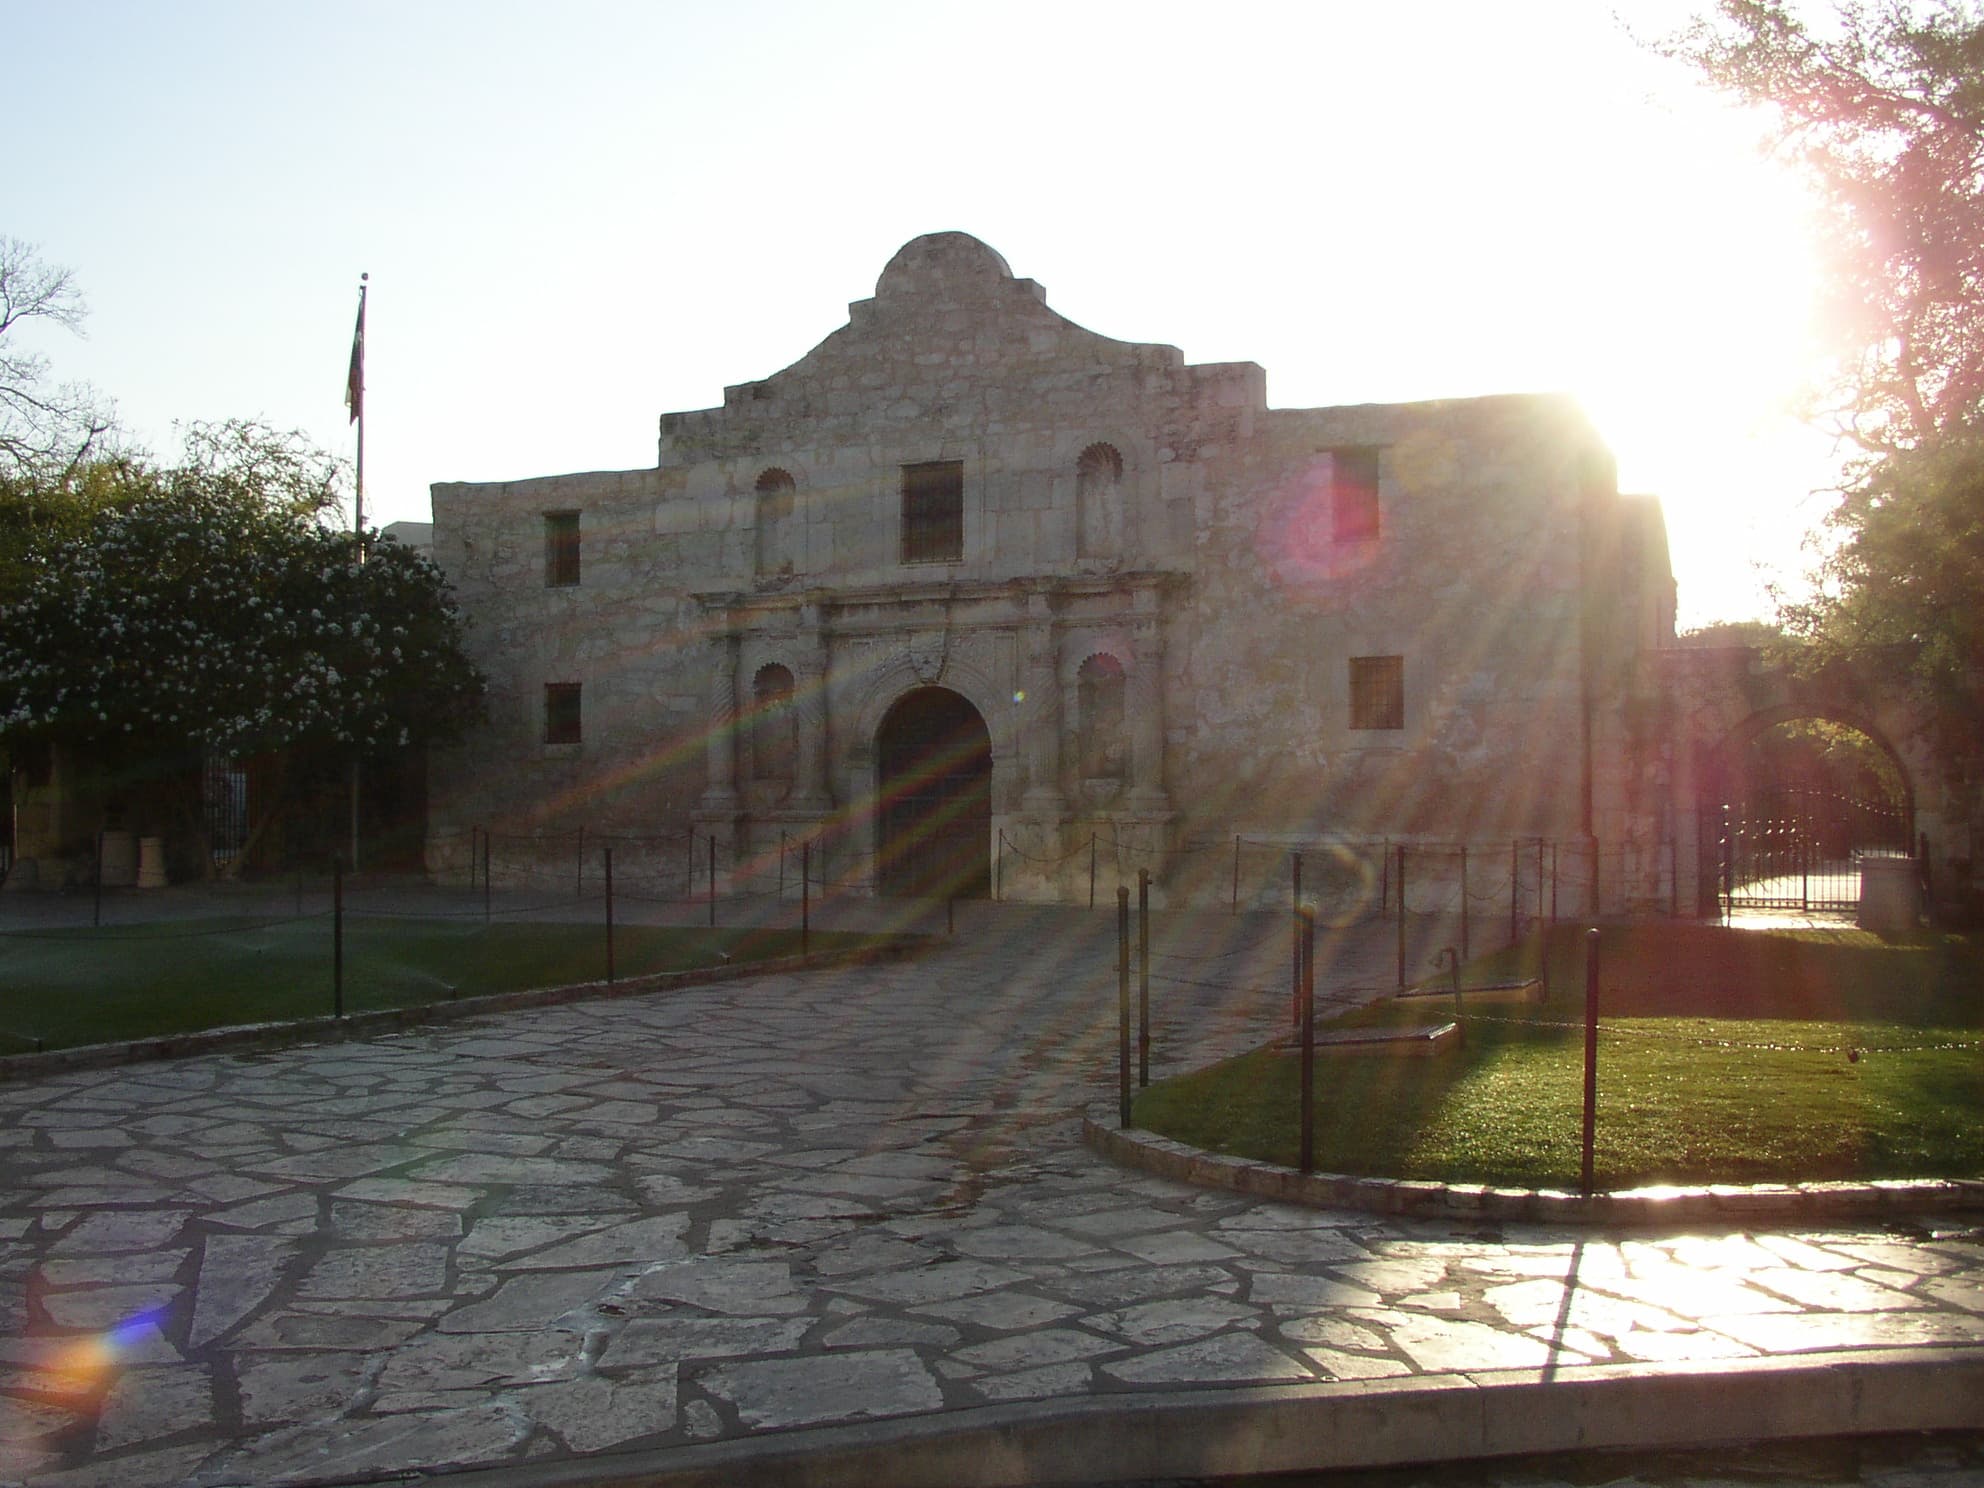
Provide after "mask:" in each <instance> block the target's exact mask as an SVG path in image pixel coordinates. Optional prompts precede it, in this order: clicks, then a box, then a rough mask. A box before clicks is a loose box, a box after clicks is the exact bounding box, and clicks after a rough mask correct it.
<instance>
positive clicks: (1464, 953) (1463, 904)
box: [1460, 842, 1468, 961]
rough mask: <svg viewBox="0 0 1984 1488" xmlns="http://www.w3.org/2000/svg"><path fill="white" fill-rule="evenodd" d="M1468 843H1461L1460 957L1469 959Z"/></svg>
mask: <svg viewBox="0 0 1984 1488" xmlns="http://www.w3.org/2000/svg"><path fill="white" fill-rule="evenodd" d="M1467 929H1468V926H1467V844H1466V843H1465V842H1463V843H1462V844H1461V845H1460V958H1461V960H1463V961H1465V960H1467V959H1468V948H1467Z"/></svg>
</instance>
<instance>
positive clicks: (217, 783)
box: [201, 755, 248, 863]
mask: <svg viewBox="0 0 1984 1488" xmlns="http://www.w3.org/2000/svg"><path fill="white" fill-rule="evenodd" d="M201 795H202V799H203V802H204V806H205V810H206V818H207V850H208V851H209V852H211V853H212V854H213V860H214V861H215V862H216V863H228V862H232V861H233V860H234V859H235V858H236V857H238V856H240V853H241V849H242V848H244V847H246V846H247V845H248V771H247V770H246V769H245V768H244V767H243V766H241V765H239V764H237V763H235V761H233V760H231V759H224V758H222V757H220V756H218V755H208V756H207V764H206V770H205V778H204V781H203V789H202V791H201Z"/></svg>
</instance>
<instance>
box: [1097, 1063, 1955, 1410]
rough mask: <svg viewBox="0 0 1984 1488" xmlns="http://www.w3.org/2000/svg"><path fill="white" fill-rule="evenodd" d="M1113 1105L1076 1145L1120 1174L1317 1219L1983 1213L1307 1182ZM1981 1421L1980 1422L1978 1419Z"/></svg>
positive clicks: (1915, 1194) (1787, 1190) (1698, 1195)
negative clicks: (1177, 1136)
mask: <svg viewBox="0 0 1984 1488" xmlns="http://www.w3.org/2000/svg"><path fill="white" fill-rule="evenodd" d="M1116 1119H1117V1109H1116V1105H1115V1103H1114V1102H1111V1103H1109V1104H1108V1105H1107V1106H1104V1105H1103V1104H1101V1103H1098V1104H1096V1105H1094V1106H1091V1107H1090V1108H1089V1109H1088V1111H1086V1112H1085V1113H1084V1114H1083V1116H1082V1141H1083V1142H1085V1143H1086V1144H1087V1145H1088V1146H1089V1147H1090V1148H1092V1149H1093V1150H1095V1151H1096V1152H1098V1153H1100V1154H1101V1155H1102V1156H1104V1157H1106V1158H1108V1159H1109V1160H1110V1161H1111V1162H1116V1163H1121V1164H1122V1165H1123V1166H1125V1167H1130V1168H1139V1169H1141V1170H1143V1171H1144V1172H1146V1173H1155V1174H1156V1175H1157V1176H1159V1177H1161V1178H1171V1179H1175V1180H1177V1181H1178V1182H1180V1183H1193V1184H1197V1185H1198V1186H1200V1187H1201V1188H1224V1189H1231V1190H1232V1191H1233V1192H1235V1193H1244V1194H1250V1195H1252V1196H1253V1197H1255V1198H1262V1199H1275V1200H1279V1201H1280V1202H1283V1203H1288V1204H1307V1205H1309V1206H1311V1207H1313V1208H1317V1209H1362V1210H1366V1211H1368V1212H1370V1213H1373V1214H1386V1215H1396V1216H1403V1217H1406V1218H1421V1219H1507V1220H1526V1221H1530V1222H1533V1223H1537V1224H1605V1225H1670V1224H1674V1223H1677V1222H1682V1221H1688V1222H1693V1221H1696V1220H1704V1219H1708V1220H1722V1221H1738V1220H1740V1221H1744V1222H1764V1223H1772V1224H1797V1223H1801V1222H1806V1221H1814V1222H1816V1221H1820V1220H1828V1221H1829V1220H1837V1219H1869V1218H1879V1217H1882V1216H1887V1215H1901V1214H1922V1213H1944V1212H1948V1211H1952V1210H1960V1209H1984V1180H1978V1179H1974V1178H1903V1179H1892V1180H1882V1181H1877V1182H1872V1183H1758V1184H1749V1185H1744V1184H1722V1183H1718V1184H1712V1185H1708V1186H1705V1187H1699V1188H1689V1187H1670V1186H1662V1187H1656V1188H1627V1189H1615V1190H1612V1191H1610V1192H1606V1193H1593V1194H1582V1193H1571V1192H1568V1191H1566V1190H1563V1189H1549V1188H1493V1187H1490V1186H1488V1185H1486V1184H1480V1183H1431V1182H1426V1181H1423V1180H1419V1179H1407V1178H1359V1177H1354V1176H1352V1175H1350V1174H1347V1173H1304V1172H1301V1171H1299V1170H1297V1169H1295V1168H1284V1167H1279V1166H1277V1165H1276V1164H1273V1163H1262V1162H1254V1161H1252V1160H1251V1159H1248V1158H1244V1157H1225V1156H1222V1155H1220V1154H1218V1153H1213V1152H1206V1151H1204V1150H1203V1149H1201V1148H1198V1147H1188V1146H1186V1145H1185V1144H1184V1143H1183V1142H1175V1141H1173V1140H1171V1138H1169V1137H1160V1136H1158V1135H1157V1134H1156V1133H1155V1132H1147V1131H1138V1130H1136V1129H1135V1128H1132V1129H1130V1130H1128V1131H1124V1130H1122V1129H1120V1128H1118V1127H1117V1126H1116V1124H1115V1123H1116ZM1980 1419H1984V1413H1980Z"/></svg>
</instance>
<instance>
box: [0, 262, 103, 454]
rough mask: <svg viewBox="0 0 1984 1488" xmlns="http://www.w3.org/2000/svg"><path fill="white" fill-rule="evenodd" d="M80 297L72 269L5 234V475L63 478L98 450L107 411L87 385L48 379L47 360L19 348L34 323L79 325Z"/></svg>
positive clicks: (0, 409) (0, 446)
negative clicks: (45, 260) (48, 260)
mask: <svg viewBox="0 0 1984 1488" xmlns="http://www.w3.org/2000/svg"><path fill="white" fill-rule="evenodd" d="M85 313H86V312H85V309H84V306H83V299H82V295H81V294H80V293H79V292H78V291H77V289H76V286H75V282H74V279H73V277H72V276H71V274H70V272H69V270H67V269H63V268H57V267H55V266H53V265H51V264H45V263H43V262H41V260H40V259H39V258H38V257H37V256H36V253H35V250H34V248H33V246H32V245H30V244H27V243H23V242H21V241H20V240H19V239H18V238H5V237H0V477H11V478H15V479H19V478H21V477H40V478H46V477H50V476H53V477H55V478H56V479H58V480H59V479H61V478H62V477H64V476H67V475H69V474H72V473H73V472H74V471H75V470H76V469H77V468H78V467H79V466H80V465H81V464H82V463H83V462H84V461H86V460H87V459H88V458H89V457H90V455H91V454H92V452H94V451H95V450H97V449H98V447H99V446H100V445H101V443H102V440H103V438H104V436H105V435H106V434H108V433H109V432H110V429H111V418H110V412H109V409H108V408H107V407H106V406H105V405H104V404H103V403H102V401H101V400H100V399H99V398H98V397H97V396H96V394H94V393H92V392H91V391H90V390H89V389H88V388H85V387H81V386H78V385H76V384H73V383H61V384H53V383H51V382H50V381H49V376H48V372H49V367H48V358H46V357H45V356H42V355H40V354H39V353H36V352H32V351H29V350H27V349H26V348H25V347H24V346H22V345H21V335H22V332H23V330H24V329H28V328H32V327H33V326H35V325H36V324H38V323H40V324H47V325H55V326H60V327H62V328H63V329H64V330H68V331H73V332H77V333H79V334H80V332H81V330H82V324H83V317H84V314H85Z"/></svg>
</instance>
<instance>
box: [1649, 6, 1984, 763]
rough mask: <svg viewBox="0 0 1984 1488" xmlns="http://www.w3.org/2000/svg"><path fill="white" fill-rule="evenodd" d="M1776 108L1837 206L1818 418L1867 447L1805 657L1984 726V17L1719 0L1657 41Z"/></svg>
mask: <svg viewBox="0 0 1984 1488" xmlns="http://www.w3.org/2000/svg"><path fill="white" fill-rule="evenodd" d="M1662 49H1663V50H1664V51H1665V52H1666V53H1667V54H1668V55H1670V56H1674V57H1678V58H1680V59H1683V60H1685V61H1687V62H1689V63H1691V64H1692V65H1694V66H1695V67H1697V68H1699V69H1700V70H1701V72H1702V73H1703V75H1704V76H1705V77H1706V78H1707V79H1708V80H1709V82H1710V83H1711V84H1713V85H1715V86H1716V87H1718V88H1720V89H1722V90H1724V91H1726V92H1728V93H1731V94H1733V95H1734V96H1736V97H1737V98H1739V99H1742V100H1744V101H1746V102H1748V103H1751V104H1755V105H1757V106H1758V107H1760V108H1761V109H1763V110H1764V111H1765V112H1766V114H1767V116H1768V118H1769V120H1770V136H1771V139H1772V141H1773V144H1774V146H1775V147H1776V148H1778V149H1780V150H1783V151H1785V152H1786V153H1787V154H1789V155H1790V157H1791V158H1792V159H1794V160H1795V161H1796V162H1797V163H1798V165H1799V167H1800V169H1801V170H1802V171H1803V173H1804V175H1805V176H1806V177H1807V179H1808V180H1809V181H1810V182H1811V183H1812V185H1813V187H1814V189H1815V192H1816V195H1817V198H1818V202H1819V205H1820V211H1821V222H1822V232H1823V235H1824V247H1825V250H1826V259H1825V274H1826V277H1825V306H1824V308H1825V310H1826V311H1827V315H1826V323H1827V325H1828V327H1829V329H1830V331H1831V334H1832V336H1833V338H1834V342H1833V345H1834V349H1835V357H1834V361H1833V364H1832V367H1831V369H1830V378H1829V381H1828V384H1827V386H1826V387H1825V388H1824V389H1822V390H1821V392H1822V396H1821V400H1820V404H1821V406H1820V409H1819V412H1820V413H1821V415H1822V416H1823V420H1824V421H1825V422H1828V423H1829V424H1830V425H1831V427H1833V428H1834V429H1835V430H1836V431H1837V432H1839V433H1840V434H1842V435H1844V436H1845V437H1846V438H1848V439H1849V440H1851V441H1852V442H1853V444H1854V445H1855V446H1856V447H1857V448H1858V449H1859V450H1860V451H1861V452H1862V454H1861V457H1860V458H1858V459H1856V460H1854V461H1852V462H1851V463H1849V465H1848V467H1847V469H1846V472H1845V474H1846V480H1845V485H1844V490H1843V495H1842V499H1841V500H1840V502H1839V504H1838V506H1837V507H1836V508H1835V509H1834V510H1833V512H1832V513H1831V514H1830V515H1829V518H1828V525H1829V528H1830V537H1831V541H1830V543H1828V544H1825V545H1824V546H1823V548H1822V554H1821V557H1820V560H1819V564H1818V568H1817V571H1816V572H1815V573H1814V575H1813V579H1814V585H1813V591H1812V593H1811V595H1810V596H1809V597H1807V598H1806V599H1804V600H1802V601H1799V602H1797V603H1792V604H1789V605H1786V606H1785V607H1784V609H1783V614H1782V619H1783V622H1784V624H1785V628H1786V630H1787V631H1788V632H1789V633H1790V634H1791V636H1792V637H1794V638H1795V639H1796V640H1798V641H1800V642H1802V643H1803V645H1804V651H1805V657H1806V664H1807V665H1810V666H1826V665H1832V664H1837V663H1858V664H1861V665H1863V666H1864V665H1866V664H1868V663H1872V664H1873V665H1875V666H1878V667H1883V668H1889V669H1893V668H1900V669H1902V670H1903V671H1905V672H1906V673H1907V674H1908V675H1910V676H1912V678H1913V679H1914V680H1915V681H1916V682H1918V683H1920V684H1921V685H1922V686H1923V687H1924V689H1925V690H1926V691H1927V693H1928V695H1929V696H1931V697H1932V698H1934V699H1935V700H1936V702H1937V703H1938V704H1939V707H1940V711H1941V713H1942V715H1943V718H1944V721H1945V723H1946V725H1948V726H1949V727H1948V733H1949V736H1950V738H1951V740H1952V741H1953V742H1954V741H1963V740H1968V741H1969V744H1968V746H1967V747H1974V744H1975V738H1976V732H1977V724H1978V722H1979V721H1981V720H1984V621H1980V619H1979V616H1980V615H1984V526H1981V525H1980V524H1984V12H1980V10H1979V9H1978V8H1977V6H1976V4H1975V0H1936V3H1933V4H1931V5H1929V6H1927V7H1924V8H1918V7H1917V6H1916V5H1913V4H1911V3H1909V0H1883V3H1879V4H1865V3H1858V0H1847V3H1842V4H1840V5H1839V6H1838V7H1837V8H1836V9H1835V10H1834V11H1833V12H1832V14H1831V15H1830V16H1829V17H1826V18H1824V19H1822V20H1812V21H1808V20H1806V19H1805V18H1803V17H1802V16H1801V15H1800V14H1798V13H1796V12H1795V11H1794V9H1793V7H1792V6H1791V5H1790V4H1788V3H1786V0H1720V4H1719V5H1718V6H1717V8H1716V11H1715V13H1714V15H1713V16H1711V17H1708V18H1704V19H1701V20H1698V21H1697V22H1696V23H1695V24H1694V25H1692V26H1690V27H1689V28H1688V29H1687V30H1685V31H1684V32H1682V33H1681V34H1680V35H1679V36H1678V37H1676V38H1673V39H1672V40H1670V41H1669V42H1668V43H1666V44H1665V45H1664V47H1663V48H1662Z"/></svg>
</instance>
